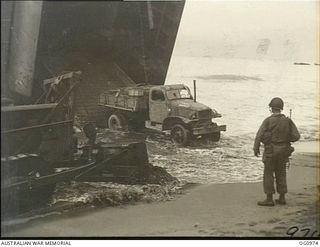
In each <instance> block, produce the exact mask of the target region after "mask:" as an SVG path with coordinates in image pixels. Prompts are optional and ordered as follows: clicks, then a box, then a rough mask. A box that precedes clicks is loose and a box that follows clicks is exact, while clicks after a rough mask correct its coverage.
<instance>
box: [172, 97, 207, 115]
mask: <svg viewBox="0 0 320 247" xmlns="http://www.w3.org/2000/svg"><path fill="white" fill-rule="evenodd" d="M170 105H171V107H170V109H171V115H175V116H180V117H185V118H188V119H192V118H193V116H194V114H195V113H196V114H197V117H199V116H201V117H200V118H206V119H211V118H212V110H211V108H210V107H208V106H206V105H204V104H201V103H198V102H194V101H193V100H192V99H180V100H171V101H170Z"/></svg>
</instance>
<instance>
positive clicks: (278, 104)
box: [269, 97, 284, 110]
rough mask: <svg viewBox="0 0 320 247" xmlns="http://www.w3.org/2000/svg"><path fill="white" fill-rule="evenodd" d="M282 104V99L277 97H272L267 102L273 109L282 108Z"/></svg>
mask: <svg viewBox="0 0 320 247" xmlns="http://www.w3.org/2000/svg"><path fill="white" fill-rule="evenodd" d="M283 105H284V104H283V100H282V99H281V98H279V97H276V98H273V99H272V100H271V101H270V103H269V106H270V107H271V108H274V109H281V110H283Z"/></svg>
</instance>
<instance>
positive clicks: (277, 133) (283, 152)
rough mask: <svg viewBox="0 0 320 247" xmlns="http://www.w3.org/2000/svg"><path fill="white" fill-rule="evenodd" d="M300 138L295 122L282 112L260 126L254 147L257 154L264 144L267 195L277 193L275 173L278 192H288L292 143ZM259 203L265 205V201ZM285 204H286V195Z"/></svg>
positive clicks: (264, 177)
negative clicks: (287, 168)
mask: <svg viewBox="0 0 320 247" xmlns="http://www.w3.org/2000/svg"><path fill="white" fill-rule="evenodd" d="M281 109H282V108H281ZM299 139H300V134H299V132H298V130H297V127H296V125H295V124H294V122H293V121H292V120H291V119H290V118H287V117H286V116H285V115H283V114H281V113H280V112H279V113H273V114H272V115H271V116H269V117H268V118H266V119H265V120H264V121H263V123H262V125H261V126H260V128H259V130H258V132H257V134H256V138H255V142H254V147H253V149H254V153H255V155H257V154H259V148H260V143H261V142H262V143H263V144H264V153H263V157H262V161H263V163H264V174H263V189H264V192H265V193H266V194H267V195H271V196H272V194H274V193H275V188H274V175H275V180H276V189H277V192H278V193H279V194H280V195H282V196H284V194H285V193H287V191H288V189H287V181H286V163H287V162H288V157H289V156H290V155H291V153H292V152H293V148H292V147H291V145H290V143H291V142H295V141H297V140H299ZM267 200H268V199H267ZM269 202H270V201H269ZM258 204H259V205H261V204H262V205H263V204H264V202H262V203H261V202H260V203H258ZM272 204H273V201H272V203H270V204H268V203H267V205H263V206H272ZM283 204H285V200H284V197H283Z"/></svg>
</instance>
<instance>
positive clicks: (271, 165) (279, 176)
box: [263, 157, 288, 194]
mask: <svg viewBox="0 0 320 247" xmlns="http://www.w3.org/2000/svg"><path fill="white" fill-rule="evenodd" d="M263 163H264V174H263V189H264V193H266V194H274V193H275V189H274V175H275V179H276V185H277V192H278V193H279V194H284V193H287V192H288V189H287V177H286V158H285V157H268V158H265V160H264V162H263Z"/></svg>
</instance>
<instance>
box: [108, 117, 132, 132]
mask: <svg viewBox="0 0 320 247" xmlns="http://www.w3.org/2000/svg"><path fill="white" fill-rule="evenodd" d="M108 126H109V129H111V130H127V129H128V123H127V120H126V118H125V117H124V116H123V115H122V114H119V113H113V114H111V116H110V117H109V119H108Z"/></svg>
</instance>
